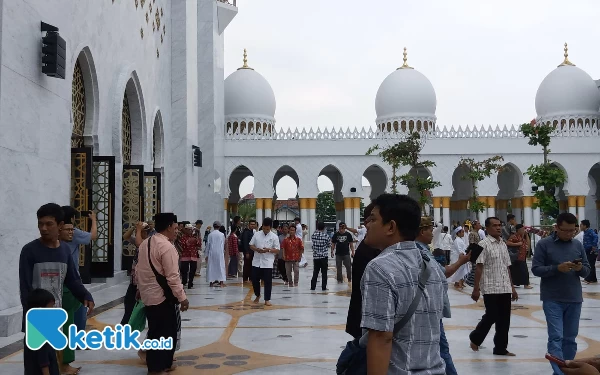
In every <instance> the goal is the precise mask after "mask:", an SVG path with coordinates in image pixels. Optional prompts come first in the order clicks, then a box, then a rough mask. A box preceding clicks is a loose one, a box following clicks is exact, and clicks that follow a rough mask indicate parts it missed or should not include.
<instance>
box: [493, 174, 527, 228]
mask: <svg viewBox="0 0 600 375" xmlns="http://www.w3.org/2000/svg"><path fill="white" fill-rule="evenodd" d="M496 181H497V183H498V189H499V190H498V195H497V196H496V216H497V217H499V218H500V220H503V221H506V220H507V215H508V214H513V215H515V220H516V221H517V223H521V222H523V212H522V204H521V201H520V199H521V197H522V196H523V191H522V189H523V172H521V170H520V169H519V167H517V166H516V165H514V164H513V163H507V164H505V165H504V166H503V167H502V170H501V171H500V172H499V173H498V176H497V177H496Z"/></svg>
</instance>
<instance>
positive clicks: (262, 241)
mask: <svg viewBox="0 0 600 375" xmlns="http://www.w3.org/2000/svg"><path fill="white" fill-rule="evenodd" d="M272 226H273V220H272V219H271V218H269V217H267V218H265V219H264V220H263V224H262V230H260V231H258V232H256V233H255V234H254V236H253V237H252V240H251V241H250V249H251V250H252V251H254V258H253V259H252V287H253V289H254V295H255V296H256V298H255V299H254V303H258V302H259V301H260V281H261V280H262V281H264V283H265V305H266V306H271V302H270V301H271V288H272V286H273V277H272V272H273V263H274V262H275V254H279V237H277V235H276V234H275V233H273V232H271V227H272ZM301 235H302V234H301Z"/></svg>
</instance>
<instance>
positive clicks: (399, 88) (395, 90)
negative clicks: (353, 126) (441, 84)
mask: <svg viewBox="0 0 600 375" xmlns="http://www.w3.org/2000/svg"><path fill="white" fill-rule="evenodd" d="M436 106H437V99H436V95H435V90H434V88H433V85H432V84H431V82H430V81H429V79H427V77H425V76H424V75H423V74H422V73H420V72H419V71H417V70H415V69H412V68H410V67H408V65H406V62H405V64H404V65H403V66H402V67H401V68H399V69H397V70H396V71H395V72H393V73H392V74H390V75H389V76H387V77H386V79H385V80H384V81H383V83H382V84H381V86H379V90H377V96H376V98H375V112H376V113H377V120H376V122H377V124H382V123H386V122H390V121H392V122H393V121H402V120H423V121H432V122H435V119H436V117H435V109H436Z"/></svg>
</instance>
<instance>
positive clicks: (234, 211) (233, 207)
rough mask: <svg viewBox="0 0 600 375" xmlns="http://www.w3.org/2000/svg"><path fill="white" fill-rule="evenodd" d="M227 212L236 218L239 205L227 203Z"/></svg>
mask: <svg viewBox="0 0 600 375" xmlns="http://www.w3.org/2000/svg"><path fill="white" fill-rule="evenodd" d="M229 207H230V209H229V212H231V216H237V215H238V213H239V209H240V205H239V204H238V203H229Z"/></svg>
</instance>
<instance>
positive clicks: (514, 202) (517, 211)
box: [510, 197, 524, 223]
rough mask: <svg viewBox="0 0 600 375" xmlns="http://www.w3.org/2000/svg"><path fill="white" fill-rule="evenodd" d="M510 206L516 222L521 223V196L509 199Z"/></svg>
mask: <svg viewBox="0 0 600 375" xmlns="http://www.w3.org/2000/svg"><path fill="white" fill-rule="evenodd" d="M510 207H511V210H512V214H513V215H515V220H516V222H517V223H523V222H524V220H523V199H522V198H521V197H517V198H513V199H511V200H510Z"/></svg>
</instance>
